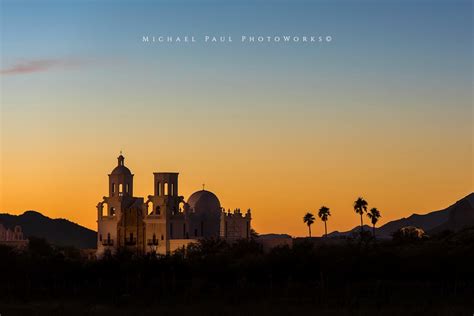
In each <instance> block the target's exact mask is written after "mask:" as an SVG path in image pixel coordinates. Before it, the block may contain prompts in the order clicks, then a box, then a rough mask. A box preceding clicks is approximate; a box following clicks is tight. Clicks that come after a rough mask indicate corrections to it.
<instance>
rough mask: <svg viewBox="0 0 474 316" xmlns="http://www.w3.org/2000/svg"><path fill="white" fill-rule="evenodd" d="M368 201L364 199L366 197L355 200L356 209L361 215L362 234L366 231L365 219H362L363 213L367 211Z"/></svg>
mask: <svg viewBox="0 0 474 316" xmlns="http://www.w3.org/2000/svg"><path fill="white" fill-rule="evenodd" d="M367 205H368V203H367V201H366V200H364V198H362V197H359V198H358V199H357V200H356V201H355V202H354V211H355V212H356V213H357V214H359V215H360V235H361V236H362V233H363V232H364V221H363V219H362V215H363V214H364V213H367Z"/></svg>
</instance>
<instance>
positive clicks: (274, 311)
mask: <svg viewBox="0 0 474 316" xmlns="http://www.w3.org/2000/svg"><path fill="white" fill-rule="evenodd" d="M0 259H1V260H0V268H1V271H2V274H1V277H0V314H1V315H2V316H9V315H176V314H178V315H181V314H187V315H307V314H310V315H313V314H317V315H473V313H474V230H473V229H467V230H464V231H462V232H460V233H457V234H454V233H449V232H445V233H443V234H440V235H438V236H433V237H431V238H429V239H426V240H420V241H396V242H394V241H388V242H376V241H373V240H367V241H363V242H361V241H359V240H345V241H342V242H341V243H340V244H339V245H331V246H329V245H324V243H320V244H312V243H310V242H305V241H302V242H297V243H295V245H294V247H293V248H292V249H290V248H275V249H273V250H272V251H271V252H270V253H263V252H262V251H261V249H260V246H259V245H258V244H257V243H255V242H253V241H251V242H240V243H237V244H234V245H228V244H226V243H224V242H222V241H218V240H207V241H203V242H202V243H201V244H200V245H198V246H195V247H193V248H192V249H190V250H189V251H188V253H187V256H184V255H183V254H182V253H177V254H174V255H171V256H167V257H160V258H155V257H137V256H134V255H133V254H131V253H127V252H121V253H118V254H117V255H115V256H107V257H106V258H104V259H102V260H96V261H87V260H84V259H82V258H81V256H80V254H79V252H78V251H77V250H76V249H72V248H55V247H51V246H49V245H48V244H47V243H45V242H44V241H43V240H38V239H32V240H31V242H30V248H29V250H28V251H25V252H23V253H18V252H16V251H14V250H11V249H10V248H6V247H2V248H0Z"/></svg>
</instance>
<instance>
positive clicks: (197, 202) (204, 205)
mask: <svg viewBox="0 0 474 316" xmlns="http://www.w3.org/2000/svg"><path fill="white" fill-rule="evenodd" d="M188 204H189V206H190V208H192V209H194V212H196V213H201V212H220V210H221V203H220V202H219V199H218V198H217V196H216V195H215V194H214V193H212V192H210V191H206V190H201V191H197V192H194V193H193V194H191V196H190V197H189V199H188Z"/></svg>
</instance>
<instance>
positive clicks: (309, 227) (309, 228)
mask: <svg viewBox="0 0 474 316" xmlns="http://www.w3.org/2000/svg"><path fill="white" fill-rule="evenodd" d="M308 231H309V237H310V238H311V225H308Z"/></svg>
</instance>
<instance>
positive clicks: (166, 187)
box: [163, 182, 169, 195]
mask: <svg viewBox="0 0 474 316" xmlns="http://www.w3.org/2000/svg"><path fill="white" fill-rule="evenodd" d="M163 191H165V195H168V194H169V193H168V182H165V188H164V190H163Z"/></svg>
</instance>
